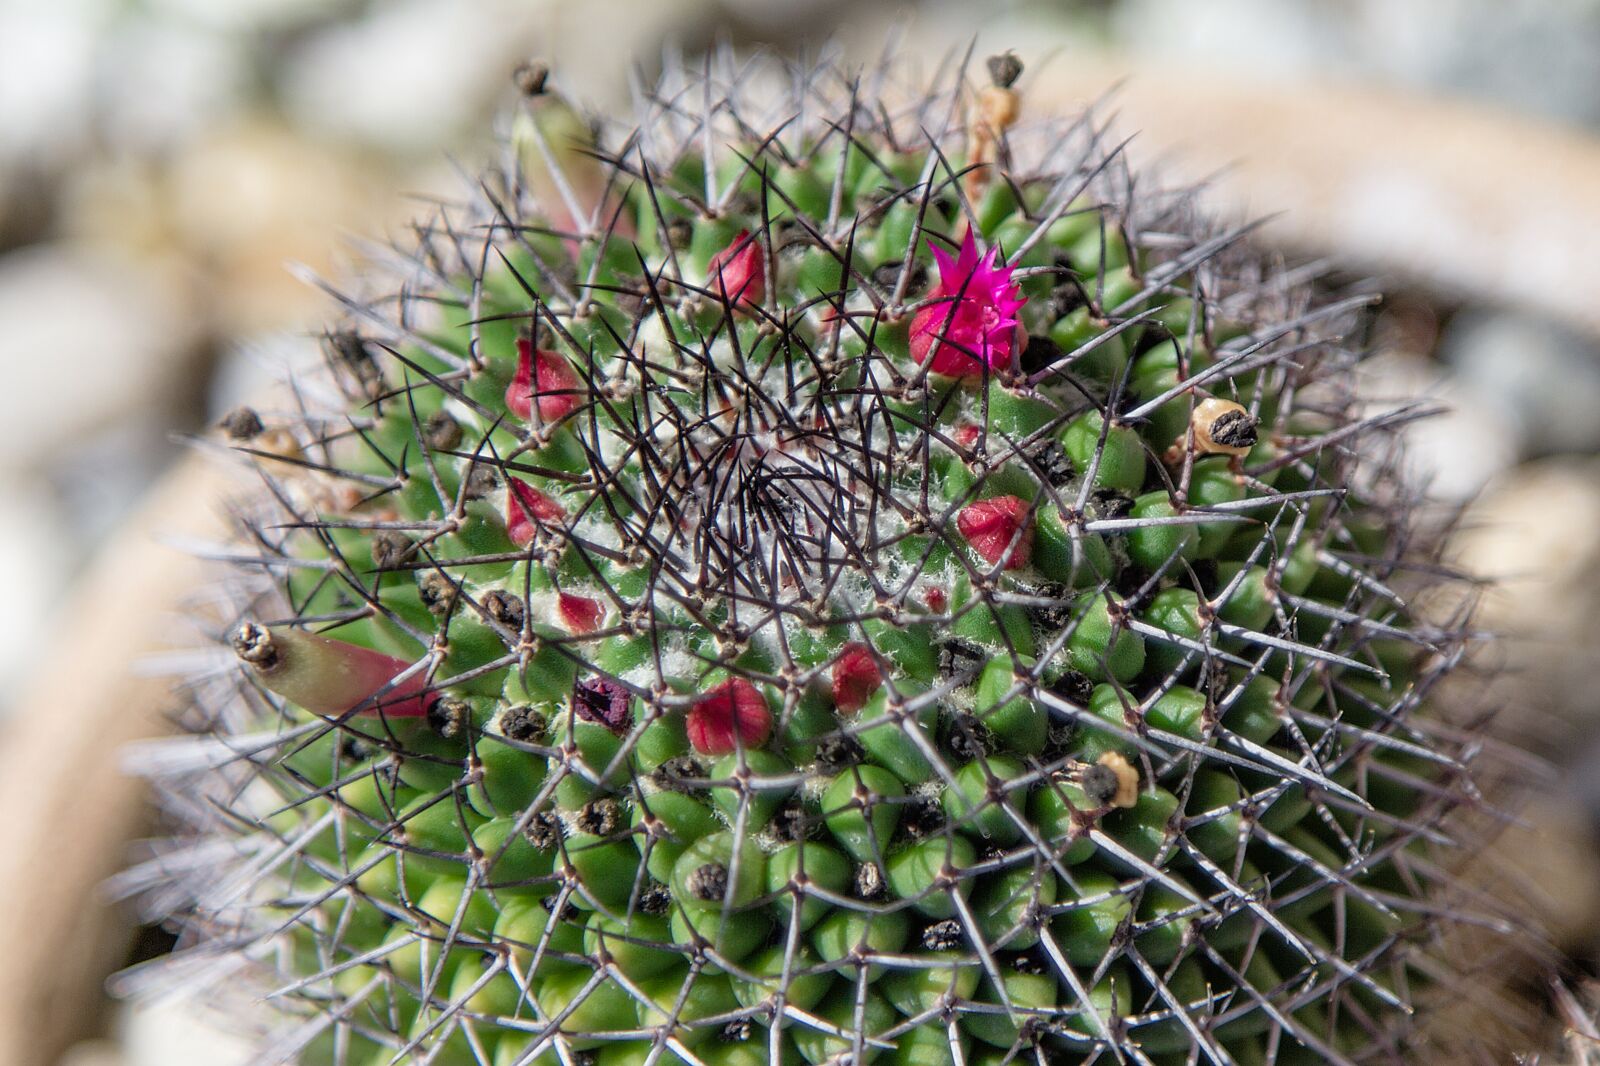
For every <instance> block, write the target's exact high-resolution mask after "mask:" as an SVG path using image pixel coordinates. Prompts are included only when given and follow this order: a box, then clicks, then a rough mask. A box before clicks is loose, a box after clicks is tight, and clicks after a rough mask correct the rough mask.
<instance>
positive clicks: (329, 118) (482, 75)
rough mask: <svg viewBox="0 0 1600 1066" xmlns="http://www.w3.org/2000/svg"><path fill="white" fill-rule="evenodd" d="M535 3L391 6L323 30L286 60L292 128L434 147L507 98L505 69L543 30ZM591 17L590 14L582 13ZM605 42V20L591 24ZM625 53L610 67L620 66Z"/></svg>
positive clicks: (442, 0) (436, 0)
mask: <svg viewBox="0 0 1600 1066" xmlns="http://www.w3.org/2000/svg"><path fill="white" fill-rule="evenodd" d="M547 10H548V9H547V6H546V4H545V3H542V2H531V3H530V2H511V0H476V2H473V3H461V2H459V0H400V2H395V3H389V4H383V5H377V6H375V7H374V8H373V10H372V11H371V13H370V14H369V15H368V17H366V18H364V19H360V20H356V21H351V22H342V23H338V24H335V25H331V26H329V27H327V28H326V29H324V30H323V31H322V32H320V33H318V34H315V35H313V36H311V37H309V38H308V39H306V40H305V41H304V42H303V43H302V44H301V45H300V46H299V47H298V48H297V49H296V50H295V51H294V53H293V54H292V55H291V56H290V57H289V59H288V62H287V66H286V69H285V72H284V76H283V90H284V95H285V99H286V100H287V102H288V106H289V108H290V110H291V112H292V113H293V115H294V116H295V120H296V122H297V123H299V124H302V125H304V126H305V127H306V128H308V129H312V130H319V131H322V132H324V133H327V134H332V135H338V136H344V137H354V138H356V139H358V140H359V141H362V142H365V143H367V144H373V145H380V146H383V147H385V148H388V149H391V150H399V151H408V152H417V151H426V150H429V149H434V148H436V147H438V146H439V145H440V144H441V143H442V142H447V141H448V140H449V139H450V138H451V136H452V135H453V134H456V133H459V132H461V131H462V130H464V129H465V128H466V127H467V126H468V124H469V122H470V121H471V120H472V119H474V118H476V117H477V116H479V115H480V114H483V113H485V112H486V111H487V110H488V109H489V106H490V104H491V103H492V101H494V100H496V99H497V98H504V97H505V96H506V94H507V87H508V86H509V79H510V74H511V69H512V67H513V66H514V65H515V63H516V62H517V60H519V59H521V58H523V54H524V52H525V50H526V49H528V48H529V47H531V46H532V45H533V44H534V43H535V42H536V41H538V40H539V39H540V38H539V35H537V34H536V32H535V31H536V30H537V29H540V28H542V23H544V22H546V21H548V18H547V16H546V12H547ZM589 14H590V16H591V17H593V16H594V14H595V13H594V11H593V10H592V9H591V10H590V11H589ZM595 21H597V22H603V23H605V24H606V26H607V27H608V32H612V33H615V32H617V31H618V30H619V29H620V28H621V27H620V26H619V23H618V20H617V19H616V18H615V17H612V18H606V19H596V20H595ZM625 55H627V51H626V48H625V47H621V48H619V50H618V52H617V53H616V57H617V59H618V60H619V62H618V63H617V64H616V65H617V68H618V69H619V70H620V69H622V67H623V66H624V65H625V64H623V63H622V62H621V60H622V57H623V56H625Z"/></svg>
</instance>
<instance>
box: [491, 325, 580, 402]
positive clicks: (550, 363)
mask: <svg viewBox="0 0 1600 1066" xmlns="http://www.w3.org/2000/svg"><path fill="white" fill-rule="evenodd" d="M535 402H537V403H538V405H539V420H540V421H541V422H559V421H561V420H562V419H563V418H565V417H567V415H569V414H571V413H572V412H573V411H576V410H577V409H578V408H579V407H580V406H582V404H583V382H582V381H580V380H579V379H578V373H577V371H575V370H573V369H572V364H571V363H569V362H567V360H566V359H565V358H564V357H563V356H562V355H561V354H560V353H559V352H550V351H545V350H544V349H542V348H541V349H540V350H538V351H534V348H533V342H532V341H530V340H528V339H527V338H526V337H519V338H517V373H516V375H515V376H514V377H513V378H512V379H511V384H509V385H507V386H506V407H507V408H509V409H510V411H511V413H512V414H514V415H516V416H517V417H518V418H520V419H522V420H523V421H524V422H532V421H533V405H534V403H535Z"/></svg>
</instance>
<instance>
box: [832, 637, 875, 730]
mask: <svg viewBox="0 0 1600 1066" xmlns="http://www.w3.org/2000/svg"><path fill="white" fill-rule="evenodd" d="M882 686H883V675H882V674H881V673H880V672H879V671H878V661H877V660H876V659H874V658H873V657H872V649H871V648H869V647H867V646H866V645H865V644H862V643H860V642H859V641H852V642H851V643H849V644H846V645H845V646H844V648H843V650H841V651H840V652H839V658H837V659H835V660H834V663H833V705H834V706H835V707H837V708H838V709H839V710H841V711H843V712H844V713H846V714H854V713H855V712H856V711H859V710H860V709H861V708H862V707H864V706H865V705H866V702H867V700H868V699H870V698H871V696H872V694H873V693H874V692H876V691H878V689H879V688H881V687H882Z"/></svg>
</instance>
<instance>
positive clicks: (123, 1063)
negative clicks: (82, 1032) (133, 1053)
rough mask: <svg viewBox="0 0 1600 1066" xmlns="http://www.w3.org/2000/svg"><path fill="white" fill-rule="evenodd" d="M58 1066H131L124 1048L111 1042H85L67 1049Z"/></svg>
mask: <svg viewBox="0 0 1600 1066" xmlns="http://www.w3.org/2000/svg"><path fill="white" fill-rule="evenodd" d="M56 1066H129V1064H128V1057H127V1056H126V1055H124V1054H123V1052H122V1048H120V1047H119V1046H117V1044H116V1043H115V1042H114V1041H111V1040H84V1041H82V1042H81V1043H77V1044H74V1045H73V1046H72V1047H70V1048H68V1049H67V1053H66V1054H65V1055H63V1056H61V1061H60V1062H58V1063H57V1064H56Z"/></svg>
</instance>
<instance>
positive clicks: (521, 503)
mask: <svg viewBox="0 0 1600 1066" xmlns="http://www.w3.org/2000/svg"><path fill="white" fill-rule="evenodd" d="M566 517H567V512H566V510H565V509H564V508H562V506H561V505H560V504H559V503H557V502H556V501H554V500H552V499H551V498H550V497H548V496H546V495H545V494H544V493H542V492H540V491H539V490H538V489H536V488H534V487H533V486H532V485H530V484H528V483H527V482H526V481H521V480H519V479H517V478H514V477H511V476H510V475H509V474H508V475H506V535H507V536H509V537H510V538H511V543H513V544H515V545H516V546H517V547H519V548H521V547H523V546H524V545H526V544H527V543H528V542H530V541H531V540H533V537H534V534H535V533H537V532H538V531H539V528H540V527H541V526H546V525H557V524H559V523H560V522H561V521H562V520H563V519H565V518H566Z"/></svg>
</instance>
